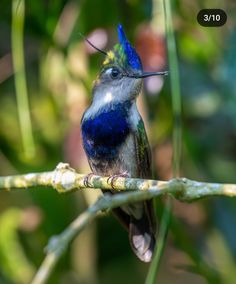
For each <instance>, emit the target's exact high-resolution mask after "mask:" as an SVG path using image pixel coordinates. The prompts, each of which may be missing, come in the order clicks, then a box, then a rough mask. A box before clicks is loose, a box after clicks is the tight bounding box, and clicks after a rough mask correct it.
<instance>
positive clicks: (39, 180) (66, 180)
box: [0, 163, 236, 284]
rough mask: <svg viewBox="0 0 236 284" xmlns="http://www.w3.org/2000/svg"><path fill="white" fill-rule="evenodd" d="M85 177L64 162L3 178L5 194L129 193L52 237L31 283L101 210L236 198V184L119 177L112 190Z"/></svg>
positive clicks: (39, 280) (104, 200) (38, 282)
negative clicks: (47, 190)
mask: <svg viewBox="0 0 236 284" xmlns="http://www.w3.org/2000/svg"><path fill="white" fill-rule="evenodd" d="M86 177H88V176H87V175H81V174H78V173H76V171H75V170H74V169H72V168H70V167H69V165H68V164H63V163H60V164H59V165H58V166H57V167H56V169H55V170H54V171H51V172H44V173H31V174H26V175H18V176H7V177H0V190H2V191H3V190H5V191H10V190H13V189H26V188H32V187H37V186H50V187H53V188H54V189H56V190H57V191H58V192H59V193H67V192H71V191H75V190H78V189H83V188H86V187H90V188H94V189H96V188H101V189H104V190H109V189H113V190H118V191H126V192H123V193H122V194H118V195H104V196H103V197H101V198H100V199H98V201H97V202H96V203H94V204H93V205H91V206H90V207H89V208H88V209H87V210H86V211H85V212H84V213H82V214H81V215H79V216H78V218H77V219H76V220H75V221H73V222H72V223H71V224H70V226H69V227H67V228H66V229H65V231H64V232H62V233H61V234H60V235H59V236H56V237H53V238H51V240H50V241H49V244H48V246H47V255H46V257H45V260H44V261H43V263H42V265H41V267H40V268H39V270H38V272H37V274H36V276H35V278H34V279H33V281H32V283H31V284H43V283H45V282H46V281H47V279H48V277H49V276H50V274H51V273H52V270H53V268H54V266H55V265H56V263H57V261H58V260H59V258H60V257H61V255H62V254H63V252H64V251H65V249H66V248H67V246H68V244H69V243H70V242H71V240H72V239H73V238H74V237H75V236H76V235H78V234H79V233H80V232H81V231H82V230H83V229H84V227H85V226H86V225H88V224H89V223H90V222H91V221H92V220H94V219H95V218H96V217H97V215H98V214H99V213H100V212H101V211H102V210H107V209H113V208H116V207H119V206H121V205H123V204H126V203H132V202H136V201H141V200H146V199H151V198H154V197H157V196H160V195H163V194H170V195H172V196H173V197H175V198H176V199H178V200H181V201H186V202H190V201H194V200H197V199H199V198H203V197H210V196H217V195H221V196H229V197H233V196H236V184H219V183H206V182H198V181H193V180H189V179H186V178H177V179H172V180H170V181H156V180H144V179H134V178H123V177H120V178H117V179H116V180H115V181H114V183H113V187H112V186H111V184H110V183H108V177H101V176H97V175H91V176H90V177H89V186H87V184H86V183H85V179H86ZM127 191H129V192H127Z"/></svg>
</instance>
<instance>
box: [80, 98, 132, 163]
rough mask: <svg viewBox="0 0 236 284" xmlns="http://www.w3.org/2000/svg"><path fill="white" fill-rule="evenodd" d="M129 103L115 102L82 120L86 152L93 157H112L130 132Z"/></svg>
mask: <svg viewBox="0 0 236 284" xmlns="http://www.w3.org/2000/svg"><path fill="white" fill-rule="evenodd" d="M129 109H130V104H128V103H126V104H116V105H113V106H112V107H110V108H108V109H103V110H101V111H100V112H99V113H98V114H97V115H94V116H93V117H85V118H84V119H83V121H82V127H81V129H82V137H83V143H84V148H85V151H86V154H87V155H88V156H89V157H90V158H93V159H107V160H109V159H114V158H115V157H116V155H117V153H118V151H119V149H120V146H121V145H122V144H123V143H124V142H125V140H126V138H127V136H128V135H129V133H130V132H131V126H130V123H129V119H128V117H129Z"/></svg>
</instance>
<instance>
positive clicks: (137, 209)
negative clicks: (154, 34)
mask: <svg viewBox="0 0 236 284" xmlns="http://www.w3.org/2000/svg"><path fill="white" fill-rule="evenodd" d="M118 36H119V42H120V43H119V44H116V45H115V46H114V48H113V50H112V51H109V52H108V53H106V52H104V51H102V52H103V53H105V54H106V58H105V61H104V62H103V65H102V69H101V72H100V74H99V76H98V78H97V79H96V81H95V82H94V86H93V100H92V104H91V105H90V106H89V108H88V109H87V110H86V111H85V113H84V115H83V118H82V122H81V131H82V138H83V146H84V150H85V152H86V155H87V158H88V161H89V165H90V167H91V170H92V172H93V173H95V174H98V175H103V176H109V175H110V176H115V175H124V174H125V175H126V176H129V177H134V178H135V177H138V178H151V153H150V148H149V143H148V139H147V135H146V131H145V127H144V123H143V120H142V118H141V116H140V114H139V112H138V109H137V106H136V98H137V96H138V94H139V93H140V90H141V87H142V81H143V79H142V78H144V77H148V76H154V75H166V72H143V69H142V63H141V60H140V58H139V55H138V54H137V52H136V51H135V49H134V48H133V47H132V46H131V44H130V43H129V41H128V40H127V38H126V36H125V33H124V31H123V28H122V26H121V25H119V26H118ZM90 44H91V43H90ZM95 48H96V47H95ZM113 193H114V192H113ZM113 212H114V214H115V215H116V216H117V217H118V219H119V220H120V221H121V223H123V224H124V225H125V227H126V228H127V229H128V231H129V239H130V244H131V247H132V249H133V251H134V253H135V254H136V255H137V257H138V258H139V259H141V260H142V261H144V262H149V261H151V259H152V254H153V250H154V246H155V234H156V228H155V227H156V225H155V218H154V214H153V205H152V201H145V202H136V203H132V204H128V205H125V206H121V207H120V208H117V209H114V210H113Z"/></svg>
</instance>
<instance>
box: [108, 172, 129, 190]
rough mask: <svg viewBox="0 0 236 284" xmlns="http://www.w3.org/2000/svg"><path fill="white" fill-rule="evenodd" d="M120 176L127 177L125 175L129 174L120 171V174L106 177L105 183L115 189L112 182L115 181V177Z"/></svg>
mask: <svg viewBox="0 0 236 284" xmlns="http://www.w3.org/2000/svg"><path fill="white" fill-rule="evenodd" d="M120 177H124V178H127V177H129V174H128V173H127V172H123V173H120V174H115V175H111V176H109V178H108V179H107V183H108V184H110V185H111V187H112V188H113V189H115V188H114V182H115V181H116V179H117V178H120Z"/></svg>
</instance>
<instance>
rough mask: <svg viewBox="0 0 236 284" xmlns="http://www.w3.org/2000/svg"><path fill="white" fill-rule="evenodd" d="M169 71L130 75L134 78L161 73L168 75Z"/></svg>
mask: <svg viewBox="0 0 236 284" xmlns="http://www.w3.org/2000/svg"><path fill="white" fill-rule="evenodd" d="M168 74H169V71H161V72H143V73H142V74H132V75H129V76H128V77H132V78H136V79H139V78H146V77H151V76H159V75H164V76H165V75H168Z"/></svg>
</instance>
